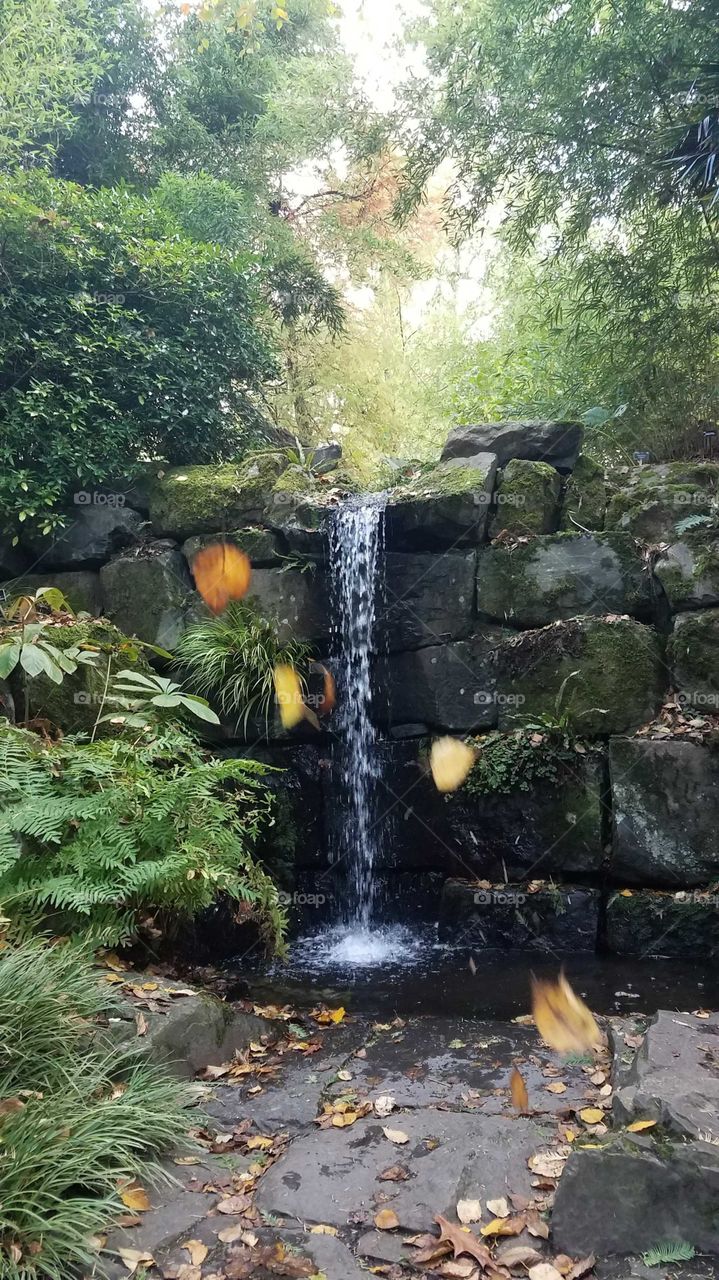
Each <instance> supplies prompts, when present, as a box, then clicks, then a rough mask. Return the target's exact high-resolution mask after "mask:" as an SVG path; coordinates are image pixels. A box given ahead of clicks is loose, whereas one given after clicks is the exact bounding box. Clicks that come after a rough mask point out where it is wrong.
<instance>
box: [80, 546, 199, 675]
mask: <svg viewBox="0 0 719 1280" xmlns="http://www.w3.org/2000/svg"><path fill="white" fill-rule="evenodd" d="M100 583H101V585H102V595H103V602H104V609H105V613H106V614H107V616H108V617H109V618H111V619H112V621H113V622H115V623H116V624H117V626H119V627H120V628H121V629H122V630H123V631H124V632H125V634H126V635H132V636H137V637H138V639H140V640H145V641H147V642H148V643H149V644H154V645H159V647H160V648H162V649H170V650H171V649H172V647H173V645H175V644H176V643H177V641H178V639H179V637H180V636H181V634H182V632H183V630H184V628H185V625H186V617H187V613H188V610H189V609H190V608H191V607H192V605H193V603H195V602H196V597H195V596H194V593H193V586H192V579H191V578H190V575H189V573H188V569H187V562H186V560H185V557H184V556H183V555H182V552H181V551H180V550H179V548H178V547H176V546H175V544H174V543H172V542H167V541H157V542H148V543H145V544H144V545H143V546H142V547H138V548H136V549H135V550H134V551H131V552H128V553H127V554H125V555H122V556H118V557H117V558H116V559H115V560H111V561H110V563H109V564H106V565H103V567H102V569H101V570H100Z"/></svg>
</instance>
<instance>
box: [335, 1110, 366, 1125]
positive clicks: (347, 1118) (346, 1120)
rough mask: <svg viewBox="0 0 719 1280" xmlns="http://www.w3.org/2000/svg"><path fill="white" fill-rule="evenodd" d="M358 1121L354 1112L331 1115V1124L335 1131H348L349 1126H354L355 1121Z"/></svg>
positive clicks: (357, 1116)
mask: <svg viewBox="0 0 719 1280" xmlns="http://www.w3.org/2000/svg"><path fill="white" fill-rule="evenodd" d="M358 1119H359V1115H358V1113H357V1112H356V1111H342V1112H338V1113H337V1114H336V1115H333V1117H332V1124H333V1125H334V1127H335V1129H348V1128H349V1126H350V1125H351V1124H354V1122H355V1120H358Z"/></svg>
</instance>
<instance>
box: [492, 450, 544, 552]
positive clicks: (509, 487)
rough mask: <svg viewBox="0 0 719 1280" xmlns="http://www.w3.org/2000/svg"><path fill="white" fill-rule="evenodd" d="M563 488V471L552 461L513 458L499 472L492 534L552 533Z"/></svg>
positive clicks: (495, 535)
mask: <svg viewBox="0 0 719 1280" xmlns="http://www.w3.org/2000/svg"><path fill="white" fill-rule="evenodd" d="M561 488H562V481H561V477H560V475H559V472H558V471H557V470H556V469H555V468H554V467H552V466H550V465H549V463H548V462H530V461H529V460H528V459H527V458H512V461H511V462H508V463H507V465H506V467H505V468H504V470H503V471H501V472H500V473H499V478H498V481H497V488H496V493H495V503H496V511H495V514H494V515H493V516H492V519H491V521H490V525H489V536H490V538H496V537H497V534H499V533H502V532H505V533H511V534H513V535H514V536H516V537H525V536H528V535H531V534H535V533H552V532H553V531H554V529H555V528H556V526H557V514H558V506H559V495H560V492H561Z"/></svg>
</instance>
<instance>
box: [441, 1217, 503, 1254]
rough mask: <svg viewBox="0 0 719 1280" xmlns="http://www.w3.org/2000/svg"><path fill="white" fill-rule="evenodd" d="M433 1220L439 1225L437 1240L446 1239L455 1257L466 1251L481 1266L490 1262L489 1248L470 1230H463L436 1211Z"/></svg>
mask: <svg viewBox="0 0 719 1280" xmlns="http://www.w3.org/2000/svg"><path fill="white" fill-rule="evenodd" d="M434 1220H435V1222H436V1223H437V1225H438V1226H439V1242H440V1243H441V1242H442V1241H444V1240H446V1241H448V1243H449V1244H450V1245H451V1246H452V1251H453V1253H454V1256H455V1258H458V1257H460V1256H461V1254H463V1253H466V1254H468V1255H469V1257H470V1258H476V1260H477V1262H479V1263H480V1264H481V1266H483V1267H486V1266H488V1265H489V1264H490V1263H491V1261H492V1256H491V1254H490V1252H489V1249H488V1248H487V1246H486V1245H485V1244H483V1243H482V1241H481V1240H478V1239H477V1237H476V1236H475V1235H473V1234H472V1232H471V1231H465V1230H464V1229H463V1228H462V1227H458V1226H456V1225H455V1224H454V1223H453V1222H449V1221H448V1219H447V1218H443V1217H442V1215H441V1213H438V1214H437V1215H436V1216H435V1219H434Z"/></svg>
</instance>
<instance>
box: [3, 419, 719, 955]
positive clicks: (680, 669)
mask: <svg viewBox="0 0 719 1280" xmlns="http://www.w3.org/2000/svg"><path fill="white" fill-rule="evenodd" d="M581 434H582V433H581V428H579V427H577V426H576V424H567V423H524V424H520V425H519V426H518V425H517V424H489V425H485V426H482V427H472V428H460V429H457V431H455V432H453V433H452V434H451V435H450V437H449V439H448V441H447V444H446V446H445V449H444V451H443V454H442V458H441V460H440V461H439V462H438V463H437V464H436V465H435V466H432V467H427V466H421V465H417V466H414V467H413V466H411V465H410V466H407V467H406V468H405V469H404V472H403V473H400V474H399V475H398V482H397V484H396V485H394V486H393V487H392V488H391V489H390V491H389V493H388V498H387V509H386V522H385V532H386V566H385V567H386V573H385V580H384V584H383V588H382V590H383V599H382V601H381V604H380V607H379V610H378V613H379V623H378V628H377V654H376V697H375V709H376V717H377V722H378V725H379V727H380V729H381V732H382V742H381V744H380V746H379V747H378V750H381V751H382V752H383V753H384V754H385V755H386V756H387V757H388V759H387V767H386V768H385V770H384V778H385V782H384V783H383V784H382V785H383V786H384V787H385V789H386V796H385V797H384V799H385V800H386V805H385V808H386V810H387V812H388V814H389V815H390V816H389V817H388V820H387V823H388V825H387V830H386V832H385V840H384V842H383V843H384V848H385V850H386V852H385V857H384V864H383V866H382V867H381V868H380V872H381V874H382V875H383V876H385V877H386V878H387V881H388V883H390V884H391V883H394V884H395V886H396V884H398V883H399V880H395V881H392V877H400V876H402V877H406V876H407V875H412V876H415V877H421V876H427V877H431V879H430V880H428V881H427V884H428V886H429V892H430V898H431V897H432V896H433V895H434V896H435V897H436V894H437V892H438V884H439V885H440V886H441V884H442V883H443V884H444V888H443V890H442V897H441V903H435V907H436V909H435V910H434V914H435V916H438V917H439V919H440V931H441V933H442V934H443V936H445V937H458V936H461V937H462V938H464V939H465V940H469V941H471V942H472V944H473V945H477V946H488V945H494V944H497V945H499V944H502V945H507V942H508V940H509V941H510V942H511V941H512V940H514V942H515V943H516V944H519V943H520V942H521V944H522V945H530V946H535V945H536V946H546V945H550V946H552V947H557V948H559V949H560V950H561V949H563V948H564V947H565V946H567V945H568V939H570V938H573V939H574V943H575V945H581V946H582V947H585V946H586V947H590V946H591V947H593V946H595V945H597V942H598V943H599V945H600V946H603V947H607V948H609V949H610V950H612V951H615V952H618V953H621V954H625V953H632V954H654V953H657V954H665V953H669V954H682V953H686V951H687V949H689V950H691V945H693V944H692V943H691V939H695V940H696V939H700V940H701V948H702V950H704V951H706V950H707V949H708V950H711V951H712V952H713V951H714V950H715V949H719V930H718V929H717V922H718V912H717V905H716V895H714V894H713V893H712V891H711V890H712V886H713V884H714V883H715V882H717V881H719V840H718V839H717V836H716V831H717V828H719V821H718V819H719V800H718V799H717V796H718V795H719V792H718V790H717V785H716V784H717V781H719V776H718V775H719V752H718V751H717V745H716V743H717V727H718V726H719V720H717V719H715V718H714V717H715V716H716V713H717V711H718V710H719V707H718V706H717V703H718V701H719V659H718V658H717V643H716V642H717V639H719V528H718V527H717V522H716V519H715V514H716V502H717V491H718V489H719V466H717V465H716V464H712V463H672V464H668V465H663V466H645V467H642V468H633V469H624V470H619V471H616V472H615V473H613V474H612V475H611V476H609V477H607V476H605V475H604V474H603V472H602V471H601V469H600V468H598V467H597V466H596V464H594V463H592V462H591V461H590V460H589V459H587V458H585V457H584V456H582V455H581V454H580V449H581ZM343 488H346V485H345V483H344V481H343V478H342V476H341V474H339V473H337V472H335V473H331V472H330V473H325V474H322V475H312V473H311V472H310V471H309V470H308V469H307V468H304V467H302V468H300V467H293V466H291V465H289V463H288V461H287V459H286V458H285V457H283V456H282V455H280V454H275V453H266V454H261V455H257V456H256V457H255V458H250V459H246V460H245V461H244V462H243V463H242V464H240V465H237V466H235V465H224V466H221V467H214V468H213V467H205V466H203V467H188V468H174V469H170V470H168V471H166V472H164V473H161V472H159V473H158V472H156V471H153V469H152V468H148V472H147V475H146V476H145V477H144V478H143V479H142V481H141V482H135V483H134V484H133V485H132V486H118V487H117V489H116V490H115V491H108V492H103V493H89V494H85V493H83V494H80V495H75V502H74V503H73V506H72V509H71V510H70V511H69V513H68V524H67V527H66V529H65V530H63V531H62V532H61V533H60V534H59V535H57V536H55V537H51V538H46V539H32V540H28V541H27V542H26V543H24V544H23V543H22V542H21V543H20V545H19V547H15V548H12V547H10V546H5V547H3V546H2V545H0V568H1V569H3V570H4V576H5V578H6V582H5V590H6V591H8V592H16V591H17V590H18V588H19V587H20V586H21V585H27V586H28V587H38V586H41V585H42V586H47V585H57V586H59V587H60V588H61V589H62V590H63V592H64V593H65V594H66V596H67V597H68V598H69V600H70V601H71V603H73V604H74V605H75V607H76V608H82V609H87V610H88V611H89V612H91V613H93V614H98V613H102V614H104V615H105V616H106V617H108V618H109V619H110V620H111V621H112V622H113V623H114V624H115V625H116V626H117V627H118V628H119V629H120V630H121V631H123V632H125V633H127V634H130V635H132V634H134V635H137V636H138V637H139V638H140V639H142V640H146V641H149V642H151V643H153V644H157V645H160V646H162V647H163V648H169V649H172V647H173V645H174V644H175V642H176V640H177V637H178V636H179V635H180V634H181V632H182V630H183V629H184V628H185V627H186V626H187V625H188V623H189V622H190V621H191V620H192V619H193V618H196V617H197V616H198V615H199V614H200V612H201V611H202V609H203V608H204V606H203V605H202V602H201V600H200V598H199V596H198V595H197V593H196V591H195V589H194V584H193V579H192V558H193V555H194V554H195V552H196V551H197V549H198V548H199V547H201V546H202V545H204V544H205V543H206V542H207V541H210V540H212V539H213V538H214V537H216V536H217V535H218V534H221V535H222V536H224V537H226V538H228V539H229V540H231V541H234V542H236V543H237V545H239V546H241V547H243V548H244V549H245V550H246V551H247V552H248V554H249V555H250V558H251V560H252V563H253V580H252V587H251V596H252V597H253V598H254V599H255V600H256V602H257V604H258V607H259V608H260V610H261V611H262V612H263V613H264V614H266V615H267V616H269V617H272V618H274V619H275V620H276V622H277V624H278V626H279V629H280V632H281V634H283V635H285V636H289V635H294V636H299V637H302V638H304V639H306V640H308V641H310V642H311V643H312V645H313V647H314V650H315V652H316V654H317V656H318V657H319V658H326V656H327V650H328V647H329V631H330V621H331V619H330V606H329V604H328V583H327V562H326V556H327V544H326V536H325V528H326V521H327V516H328V510H329V509H330V508H331V507H332V505H333V504H334V503H335V502H337V501H338V500H339V499H340V497H341V494H342V492H343ZM550 724H554V725H555V727H556V726H557V725H560V726H561V728H562V730H563V731H564V732H565V733H566V734H567V735H568V739H569V740H571V741H572V742H575V739H577V740H578V741H576V743H575V748H574V749H573V758H572V761H571V764H567V763H566V762H565V764H564V765H563V767H562V770H561V771H560V776H558V777H557V778H555V779H553V780H552V781H551V782H550V781H547V780H546V779H545V780H543V781H541V782H534V783H532V784H531V785H528V786H527V787H526V788H521V787H520V788H518V789H516V790H515V791H513V792H510V793H509V794H501V793H500V794H487V795H472V794H470V793H469V792H467V791H466V790H463V791H461V792H460V793H458V794H457V795H455V796H452V797H443V796H440V795H438V793H437V792H436V791H435V790H434V788H433V786H432V784H431V782H430V781H429V780H428V778H427V775H426V767H425V763H424V761H425V757H426V750H427V744H428V739H429V738H430V737H431V735H434V734H437V733H454V734H486V733H487V732H489V731H499V732H502V733H506V734H511V733H513V732H515V731H517V730H520V729H522V728H523V727H526V726H528V725H529V726H534V727H535V729H536V731H537V732H538V734H539V736H540V738H541V735H542V732H543V730H544V729H546V727H547V726H548V725H550ZM647 726H649V727H647ZM69 727H72V726H69ZM638 731H639V732H638ZM234 732H235V730H234V729H233V727H232V726H226V728H225V736H226V740H227V743H226V747H227V749H231V750H238V751H247V750H250V751H253V752H254V753H256V754H260V755H264V756H265V758H268V759H271V760H272V761H273V762H276V763H280V764H284V765H288V766H289V773H288V775H286V776H287V778H288V780H289V785H288V786H287V788H286V793H285V795H284V802H285V803H286V804H287V805H288V806H289V807H288V810H287V814H286V817H287V822H286V824H285V828H286V829H285V835H284V837H283V840H284V843H283V840H279V839H278V841H277V847H276V849H275V853H274V856H275V857H276V858H277V860H278V862H279V863H281V864H282V874H283V875H284V876H285V877H289V879H288V883H289V881H290V880H291V879H292V877H293V876H296V875H298V874H299V875H300V876H302V875H310V874H311V875H316V874H317V871H318V868H320V869H321V868H322V866H323V861H324V850H323V841H322V839H321V835H320V832H321V830H322V826H323V821H324V816H323V815H324V814H325V813H329V812H330V811H331V808H332V785H331V757H330V744H331V735H332V725H331V722H330V724H329V725H328V727H327V729H326V730H325V731H324V732H323V733H322V734H321V735H319V736H317V735H315V733H314V731H313V730H311V729H309V728H308V727H306V726H305V727H303V728H301V729H300V730H299V731H295V732H293V734H292V735H288V734H285V733H283V731H282V730H281V728H280V727H279V726H278V725H275V726H273V727H272V728H271V730H270V740H269V741H266V740H264V741H262V740H260V738H259V734H258V732H257V731H256V730H255V731H253V732H252V734H251V736H250V739H249V740H245V741H241V740H240V741H236V742H235V744H233V742H232V736H233V733H234ZM637 732H638V736H635V735H637ZM310 810H311V813H310ZM288 832H291V836H290V835H288V834H287V833H288ZM477 882H481V884H480V887H479V888H477ZM487 895H488V896H487ZM502 895H504V896H503V897H502ZM507 895H509V897H507Z"/></svg>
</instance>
